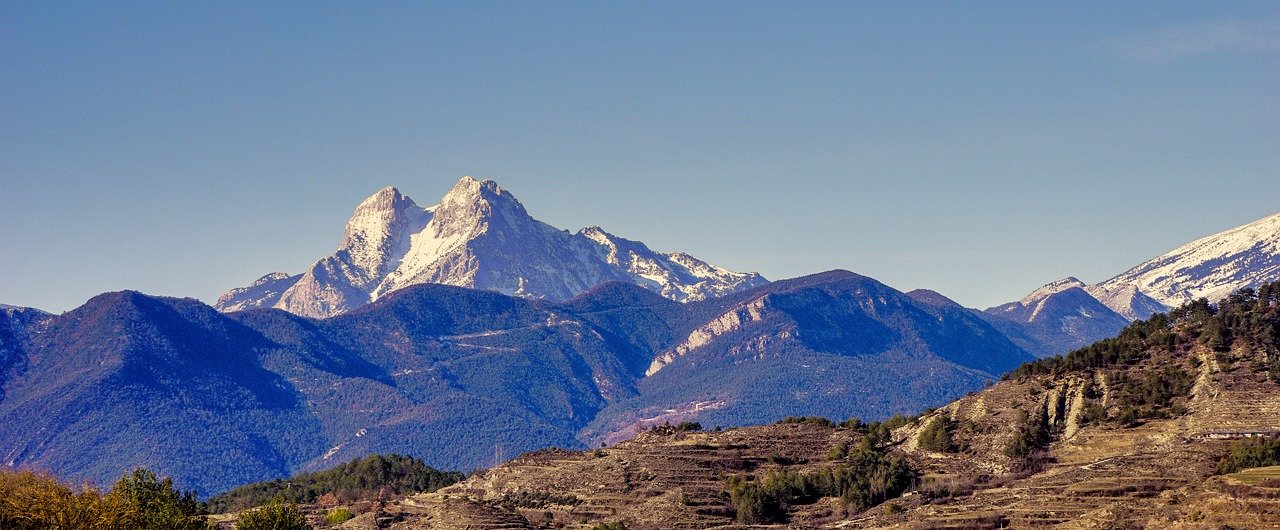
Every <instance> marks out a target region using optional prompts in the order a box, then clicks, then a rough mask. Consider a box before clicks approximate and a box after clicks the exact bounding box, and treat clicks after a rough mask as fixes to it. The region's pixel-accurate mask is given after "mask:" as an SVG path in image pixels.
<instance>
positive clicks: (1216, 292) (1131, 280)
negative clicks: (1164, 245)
mask: <svg viewBox="0 0 1280 530" xmlns="http://www.w3.org/2000/svg"><path fill="white" fill-rule="evenodd" d="M1276 278H1280V213H1277V214H1273V215H1270V216H1267V217H1264V218H1262V219H1259V220H1257V221H1254V222H1252V223H1249V224H1246V225H1242V226H1238V227H1235V228H1232V229H1229V230H1225V231H1222V232H1219V233H1217V234H1213V235H1211V236H1207V237H1202V238H1200V239H1197V240H1195V241H1192V242H1190V243H1187V244H1185V245H1183V246H1181V247H1178V248H1176V249H1173V250H1171V251H1169V252H1166V253H1164V254H1162V255H1160V256H1157V257H1155V258H1153V259H1150V260H1147V261H1145V262H1143V263H1141V264H1139V265H1138V266H1136V267H1134V268H1132V269H1129V270H1128V271H1125V272H1124V273H1123V274H1120V275H1119V276H1116V277H1114V278H1112V279H1110V280H1107V281H1105V282H1103V283H1102V284H1100V285H1102V286H1104V287H1105V288H1106V289H1108V290H1119V289H1123V288H1124V287H1125V286H1133V287H1135V288H1136V289H1137V290H1138V291H1141V292H1143V293H1145V294H1147V295H1149V296H1150V297H1151V298H1154V299H1156V300H1158V301H1159V302H1161V303H1163V304H1165V305H1168V306H1178V305H1181V304H1183V303H1185V302H1189V301H1191V300H1195V299H1197V298H1201V297H1204V298H1208V299H1209V300H1210V301H1217V300H1220V299H1222V298H1223V297H1225V296H1226V295H1227V294H1230V293H1231V292H1232V291H1235V290H1237V289H1242V288H1245V287H1256V286H1258V285H1260V284H1262V283H1265V282H1267V281H1274V280H1275V279H1276Z"/></svg>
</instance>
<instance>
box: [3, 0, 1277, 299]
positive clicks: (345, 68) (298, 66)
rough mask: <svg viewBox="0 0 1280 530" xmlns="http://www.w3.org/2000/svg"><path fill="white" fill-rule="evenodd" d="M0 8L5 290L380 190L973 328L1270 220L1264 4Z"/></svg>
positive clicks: (286, 228) (74, 294) (296, 236)
mask: <svg viewBox="0 0 1280 530" xmlns="http://www.w3.org/2000/svg"><path fill="white" fill-rule="evenodd" d="M1040 4H1041V3H1038V2H1036V3H1016V2H995V3H964V4H963V5H961V4H959V3H919V4H916V3H904V2H876V3H871V2H858V3H813V2H798V3H797V2H775V3H745V2H710V3H706V2H692V3H676V2H645V3H634V4H626V3H620V2H604V3H598V2H585V3H524V2H520V3H517V2H509V3H480V2H462V3H455V4H442V3H440V4H438V3H423V2H405V3H400V2H378V3H374V5H372V6H371V5H368V4H365V3H336V2H335V3H328V2H323V3H320V2H315V3H313V2H306V3H297V4H281V3H274V4H271V5H269V6H265V7H264V6H261V5H257V3H248V2H245V3H231V2H218V3H214V2H208V3H186V2H182V3H175V2H160V3H128V5H118V4H117V5H107V3H101V2H98V3H74V4H73V3H52V2H4V3H0V96H2V97H0V247H2V248H3V252H0V302H2V303H9V304H17V305H32V306H37V307H41V308H44V309H48V310H54V311H61V310H66V309H70V308H72V307H74V306H76V305H78V304H80V303H82V302H83V301H84V300H85V299H87V298H89V297H90V296H92V295H94V294H97V293H99V292H103V291H108V290H118V289H126V288H128V289H137V290H141V291H144V292H148V293H153V294H165V295H177V296H194V297H197V298H201V299H203V300H206V301H212V300H213V299H214V298H216V296H217V294H218V293H220V292H222V291H225V290H226V289H229V288H232V287H235V286H238V285H242V284H244V283H247V282H249V281H251V280H253V279H254V278H256V277H258V276H259V275H261V274H264V273H266V272H270V271H274V270H285V271H289V272H299V271H301V270H303V269H305V268H306V267H307V266H308V265H309V264H310V263H311V262H312V261H313V260H315V259H317V258H319V257H321V256H323V255H325V254H328V253H330V252H332V251H333V249H334V248H335V246H336V245H337V243H338V240H339V238H340V236H341V230H342V225H343V223H344V222H345V220H346V218H347V217H348V215H349V214H350V212H351V210H352V209H353V208H354V207H355V205H356V204H357V203H358V202H359V201H360V200H361V199H363V198H364V197H365V196H367V195H369V194H371V193H373V192H374V191H376V190H377V189H378V188H380V187H382V186H384V185H395V186H397V187H399V188H400V189H401V191H403V192H405V193H406V194H408V195H410V196H411V197H414V198H415V200H417V201H418V202H419V203H420V204H431V203H434V201H435V200H436V199H437V198H439V196H440V195H442V194H443V193H444V192H445V191H447V190H448V188H449V187H450V186H451V185H452V183H453V182H454V181H456V180H457V179H458V178H459V177H461V176H462V175H473V176H476V177H480V178H493V179H495V180H497V181H498V182H499V183H501V184H502V185H503V186H504V187H506V188H507V189H509V190H511V191H512V192H513V193H515V195H516V196H517V197H519V198H520V199H521V200H522V202H524V204H525V206H526V207H527V208H528V209H529V210H530V212H531V213H533V215H534V216H536V217H538V218H540V219H542V220H544V221H547V222H549V223H551V224H553V225H556V226H559V227H562V228H570V229H577V228H580V227H582V226H585V225H600V226H603V227H604V228H605V229H607V230H609V231H611V232H613V233H616V234H618V235H621V236H624V237H628V238H632V239H639V240H641V241H645V242H646V243H648V244H649V245H650V246H652V247H654V248H657V249H660V250H683V251H687V252H690V253H692V254H695V255H697V256H700V257H703V258H704V259H707V260H709V261H712V262H715V263H718V264H721V265H724V266H727V267H730V268H735V269H739V270H757V271H760V272H761V273H763V274H765V275H766V276H768V277H770V278H775V279H776V278H784V277H791V276H797V275H802V274H807V273H812V272H818V271H822V270H827V269H832V268H845V269H850V270H853V271H856V272H859V273H863V274H867V275H870V276H872V277H875V278H877V279H880V280H881V281H884V282H885V283H887V284H889V285H891V286H893V287H896V288H898V289H902V290H909V289H912V288H917V287H927V288H932V289H935V290H938V291H940V292H942V293H944V294H947V295H948V296H951V297H953V298H954V299H956V300H957V301H959V302H961V303H964V304H966V305H970V306H978V307H985V306H988V305H993V304H996V303H1000V302H1003V301H1007V300H1010V299H1014V298H1018V297H1020V296H1021V295H1022V294H1024V293H1025V292H1027V291H1029V290H1031V289H1033V288H1035V287H1037V286H1039V285H1040V284H1043V283H1046V282H1048V281H1051V280H1055V279H1058V278H1061V277H1064V276H1068V275H1074V276H1078V277H1080V278H1081V279H1083V280H1085V281H1089V282H1094V281H1100V280H1103V279H1106V278H1107V277H1109V276H1111V275H1114V274H1117V273H1120V272H1122V271H1124V270H1125V269H1127V268H1128V267H1130V266H1132V265H1135V264H1137V263H1138V262H1140V261H1142V260H1144V259H1146V258H1150V257H1153V256H1155V255H1157V254H1159V253H1162V252H1164V251H1166V250H1169V249H1171V248H1173V247H1175V246H1177V245H1179V244H1181V243H1184V242H1187V241H1190V240H1191V239H1193V238H1196V237H1199V236H1203V235H1207V234H1209V233H1213V232H1216V231H1219V230H1222V229H1225V228H1229V227H1232V226H1236V225H1239V224H1243V223H1246V222H1249V221H1252V220H1254V219H1257V218H1260V217H1263V216H1265V215H1268V214H1271V213H1274V212H1276V211H1280V200H1278V199H1280V98H1278V97H1276V93H1280V90H1278V89H1280V4H1276V3H1274V2H1261V3H1218V2H1199V3H1168V2H1159V3H1149V4H1148V3H1125V4H1122V5H1115V4H1113V3H1112V2H1092V3H1076V2H1073V3H1069V4H1066V3H1064V4H1062V5H1056V6H1044V5H1040Z"/></svg>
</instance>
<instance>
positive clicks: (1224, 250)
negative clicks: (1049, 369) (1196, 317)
mask: <svg viewBox="0 0 1280 530" xmlns="http://www.w3.org/2000/svg"><path fill="white" fill-rule="evenodd" d="M1277 279H1280V214H1275V215H1271V216H1268V217H1265V218H1263V219H1259V220H1257V221H1254V222H1252V223H1249V224H1246V225H1243V226H1239V227H1236V228H1232V229H1230V230H1226V231H1223V232H1219V233H1217V234H1214V235H1211V236H1208V237H1203V238H1200V239H1197V240H1195V241H1192V242H1190V243H1187V244H1186V245H1183V246H1181V247H1178V248H1176V249H1174V250H1172V251H1170V252H1168V253H1165V254H1163V255H1161V256H1159V257H1156V258H1154V259H1151V260H1148V261H1145V262H1143V263H1142V264H1140V265H1138V266H1137V267H1134V268H1132V269H1130V270H1129V271H1127V272H1125V273H1124V274H1120V275H1119V276H1116V277H1114V278H1112V279H1110V280H1107V281H1105V282H1102V283H1098V284H1094V285H1086V284H1085V283H1084V282H1082V281H1080V280H1079V279H1076V278H1065V279H1062V280H1058V281H1055V282H1051V283H1048V284H1046V285H1044V286H1042V287H1040V288H1038V289H1036V290H1034V291H1032V292H1031V293H1029V294H1027V295H1026V296H1024V297H1023V298H1022V299H1021V300H1018V301H1016V302H1009V303H1007V304H1003V305H999V306H996V307H992V308H988V309H986V310H985V311H984V313H985V314H987V315H990V316H993V317H996V318H999V319H1002V320H1005V321H1008V322H1012V323H1015V324H1016V325H1017V326H1019V327H1020V328H1021V331H1022V332H1023V333H1025V334H1026V335H1027V337H1026V339H1027V340H1024V341H1023V342H1021V343H1020V345H1022V346H1023V347H1024V348H1027V349H1028V350H1030V351H1034V352H1036V353H1037V354H1039V355H1050V354H1055V353H1063V352H1065V351H1067V350H1069V349H1071V348H1076V347H1080V346H1083V345H1086V344H1089V343H1091V342H1093V341H1095V340H1098V339H1103V338H1107V337H1111V336H1114V335H1115V334H1116V333H1118V332H1119V331H1120V330H1121V329H1122V328H1123V327H1124V325H1125V324H1127V323H1128V322H1130V321H1133V320H1138V319H1145V318H1148V317H1150V316H1151V315H1152V314H1155V313H1158V312H1163V311H1168V310H1169V309H1170V308H1172V307H1176V306H1179V305H1182V304H1183V303H1186V302H1189V301H1191V300H1195V299H1197V298H1202V297H1203V298H1208V299H1209V301H1211V302H1216V301H1218V300H1220V299H1222V298H1223V297H1225V296H1226V295H1227V294H1229V293H1231V292H1233V291H1235V290H1238V289H1243V288H1245V287H1256V286H1258V285H1260V284H1262V283H1266V282H1270V281H1275V280H1277ZM1004 329H1005V331H1006V332H1010V330H1011V328H1008V327H1005V328H1004Z"/></svg>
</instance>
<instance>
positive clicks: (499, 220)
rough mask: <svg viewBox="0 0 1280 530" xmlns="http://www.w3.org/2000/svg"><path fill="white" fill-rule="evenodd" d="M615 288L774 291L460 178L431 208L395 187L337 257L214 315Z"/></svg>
mask: <svg viewBox="0 0 1280 530" xmlns="http://www.w3.org/2000/svg"><path fill="white" fill-rule="evenodd" d="M609 281H625V282H630V283H634V284H636V285H640V286H643V287H645V288H647V289H650V290H652V291H654V292H657V293H659V294H661V295H662V296H664V297H667V298H670V299H672V300H676V301H682V302H684V301H693V300H703V299H706V298H712V297H716V296H720V295H723V294H727V293H731V292H734V291H737V290H741V289H747V288H751V287H756V286H759V285H764V284H766V283H768V281H767V280H765V279H764V278H763V277H761V276H760V275H759V274H756V273H741V272H734V271H730V270H728V269H724V268H722V267H717V266H715V265H712V264H710V263H707V262H705V261H702V260H699V259H697V258H695V257H693V256H690V255H688V254H683V253H679V252H673V253H662V252H656V251H653V250H651V249H649V247H647V246H645V245H644V244H643V243H640V242H638V241H631V240H627V239H624V238H620V237H617V236H614V235H612V234H610V233H608V232H605V231H604V230H602V229H600V228H599V227H594V226H593V227H588V228H584V229H582V230H580V231H579V232H577V233H573V234H571V233H569V232H568V231H565V230H560V229H557V228H555V227H553V226H551V225H548V224H546V223H543V222H541V221H538V220H536V219H534V218H533V217H531V216H530V215H529V214H528V212H526V211H525V209H524V206H523V205H521V204H520V201H518V200H516V198H515V197H514V196H512V195H511V193H510V192H508V191H506V190H504V189H502V188H501V187H500V186H498V184H497V183H495V182H493V181H491V180H485V181H480V180H476V179H473V178H471V177H463V178H462V179H461V180H459V181H458V183H457V184H456V185H454V187H453V189H451V190H450V191H449V193H447V194H446V195H445V196H444V197H443V198H442V199H441V201H440V204H438V205H435V206H430V207H427V208H422V207H419V206H418V205H417V204H415V203H414V202H413V200H412V199H410V198H408V197H406V196H404V195H402V194H401V193H400V192H399V191H398V190H396V189H395V188H392V187H386V188H383V189H381V190H379V191H378V192H377V193H375V194H374V195H373V196H371V197H369V198H368V199H365V200H364V202H362V203H360V205H359V206H357V207H356V210H355V213H354V214H353V215H352V216H351V219H350V220H349V221H348V222H347V226H346V229H345V230H344V231H343V237H342V243H341V245H340V246H339V249H338V251H337V252H335V253H334V254H332V255H330V256H327V257H325V258H322V259H320V260H319V261H317V262H316V263H315V264H314V265H313V266H312V267H311V268H310V269H309V270H307V271H306V272H304V273H303V274H300V275H296V276H290V275H288V274H285V273H272V274H268V275H266V276H263V277H262V278H259V279H258V280H257V281H255V282H254V283H253V284H252V285H249V286H246V287H241V288H237V289H233V290H231V291H229V292H227V293H226V294H224V295H222V296H221V297H219V299H218V301H217V303H216V307H217V308H218V309H219V310H221V311H237V310H242V309H249V308H253V307H275V308H280V309H284V310H286V311H289V312H292V313H296V314H300V315H306V316H312V317H327V316H333V315H337V314H341V313H344V312H347V311H350V310H352V309H355V308H357V307H360V306H363V305H365V304H368V303H369V302H372V301H374V300H377V299H378V298H380V297H382V296H384V295H386V294H388V293H390V292H392V291H395V290H397V289H401V288H404V287H407V286H410V285H416V284H421V283H439V284H446V285H455V286H460V287H471V288H476V289H487V290H492V291H498V292H501V293H504V294H509V295H516V296H522V297H526V298H535V299H548V300H556V301H560V300H567V299H569V298H572V297H574V296H576V295H578V294H580V293H582V292H585V291H587V290H588V289H591V288H592V287H595V286H597V285H600V284H602V283H605V282H609Z"/></svg>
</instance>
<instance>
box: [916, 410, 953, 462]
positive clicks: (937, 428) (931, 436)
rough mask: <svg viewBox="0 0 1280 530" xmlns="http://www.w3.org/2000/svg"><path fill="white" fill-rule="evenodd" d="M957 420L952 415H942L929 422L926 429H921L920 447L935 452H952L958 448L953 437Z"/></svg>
mask: <svg viewBox="0 0 1280 530" xmlns="http://www.w3.org/2000/svg"><path fill="white" fill-rule="evenodd" d="M955 424H956V422H955V421H954V420H952V419H951V417H950V416H945V415H944V416H941V417H939V418H937V419H934V420H933V421H931V422H929V424H928V425H926V426H925V428H924V429H922V430H921V431H920V437H919V439H918V440H919V444H920V448H921V449H924V450H926V451H933V452H935V453H950V452H953V451H955V450H956V449H957V447H956V443H955V441H954V440H952V438H951V432H952V431H953V430H955Z"/></svg>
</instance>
